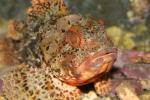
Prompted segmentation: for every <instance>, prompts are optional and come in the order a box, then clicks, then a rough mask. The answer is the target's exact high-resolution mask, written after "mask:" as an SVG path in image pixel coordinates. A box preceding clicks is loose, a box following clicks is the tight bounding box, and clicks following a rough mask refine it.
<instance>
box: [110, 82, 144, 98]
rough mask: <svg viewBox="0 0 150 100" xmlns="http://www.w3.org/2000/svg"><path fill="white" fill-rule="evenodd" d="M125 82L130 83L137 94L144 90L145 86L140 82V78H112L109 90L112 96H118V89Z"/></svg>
mask: <svg viewBox="0 0 150 100" xmlns="http://www.w3.org/2000/svg"><path fill="white" fill-rule="evenodd" d="M124 82H126V83H127V84H129V85H130V86H131V87H132V90H133V91H134V92H135V94H136V95H139V94H141V93H142V92H143V88H142V85H141V83H140V81H138V80H133V79H122V80H120V79H119V80H117V79H115V80H112V84H111V89H110V92H109V95H110V96H111V97H115V96H116V89H117V88H118V87H119V86H120V85H121V84H123V83H124Z"/></svg>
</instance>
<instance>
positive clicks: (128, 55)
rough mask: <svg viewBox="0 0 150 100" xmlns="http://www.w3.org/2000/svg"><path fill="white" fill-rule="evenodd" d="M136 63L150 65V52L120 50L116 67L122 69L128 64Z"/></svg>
mask: <svg viewBox="0 0 150 100" xmlns="http://www.w3.org/2000/svg"><path fill="white" fill-rule="evenodd" d="M134 63H150V52H144V51H134V50H132V51H129V50H120V51H118V58H117V61H116V62H115V63H114V66H115V67H119V68H122V67H124V65H126V64H134Z"/></svg>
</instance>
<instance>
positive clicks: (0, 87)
mask: <svg viewBox="0 0 150 100" xmlns="http://www.w3.org/2000/svg"><path fill="white" fill-rule="evenodd" d="M2 89H3V81H2V80H0V94H1V92H2ZM0 100H1V99H0Z"/></svg>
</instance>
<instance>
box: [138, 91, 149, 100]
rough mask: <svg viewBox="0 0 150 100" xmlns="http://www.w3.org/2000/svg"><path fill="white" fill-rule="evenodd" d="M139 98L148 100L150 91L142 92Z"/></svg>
mask: <svg viewBox="0 0 150 100" xmlns="http://www.w3.org/2000/svg"><path fill="white" fill-rule="evenodd" d="M140 100H150V91H149V92H145V93H144V94H142V95H141V96H140Z"/></svg>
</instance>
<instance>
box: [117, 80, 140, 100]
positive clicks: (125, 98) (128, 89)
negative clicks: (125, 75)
mask: <svg viewBox="0 0 150 100" xmlns="http://www.w3.org/2000/svg"><path fill="white" fill-rule="evenodd" d="M116 92H117V95H118V97H119V98H120V99H121V100H140V99H139V97H138V96H137V95H136V93H135V92H134V89H133V88H132V86H131V85H130V84H129V83H127V82H123V83H121V84H120V85H119V86H118V87H117V88H116Z"/></svg>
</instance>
